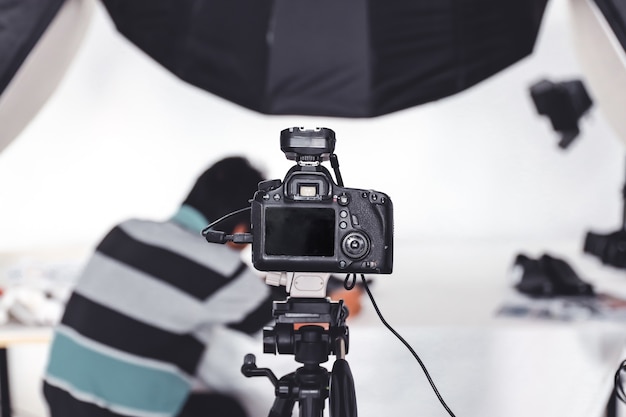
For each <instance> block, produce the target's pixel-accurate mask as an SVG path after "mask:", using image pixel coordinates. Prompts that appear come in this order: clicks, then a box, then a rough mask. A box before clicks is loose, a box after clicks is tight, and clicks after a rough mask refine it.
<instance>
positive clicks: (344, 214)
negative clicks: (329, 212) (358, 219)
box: [339, 210, 348, 219]
mask: <svg viewBox="0 0 626 417" xmlns="http://www.w3.org/2000/svg"><path fill="white" fill-rule="evenodd" d="M339 217H341V218H342V219H345V218H346V217H348V212H347V211H345V210H341V211H340V212H339Z"/></svg>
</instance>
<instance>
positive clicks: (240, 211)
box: [202, 207, 252, 235]
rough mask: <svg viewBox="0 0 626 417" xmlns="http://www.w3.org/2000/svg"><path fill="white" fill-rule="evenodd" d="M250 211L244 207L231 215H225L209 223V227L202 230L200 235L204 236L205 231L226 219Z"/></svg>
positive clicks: (249, 208)
mask: <svg viewBox="0 0 626 417" xmlns="http://www.w3.org/2000/svg"><path fill="white" fill-rule="evenodd" d="M251 209H252V208H251V207H244V208H242V209H239V210H235V211H233V212H232V213H228V214H227V215H225V216H222V217H220V218H219V219H217V220H215V221H214V222H211V223H209V225H208V226H207V227H205V228H204V229H202V235H205V234H206V231H207V230H210V229H211V228H212V227H213V226H215V225H216V224H218V223H221V222H223V221H224V220H226V219H228V218H229V217H232V216H236V215H238V214H239V213H243V212H244V211H248V210H251Z"/></svg>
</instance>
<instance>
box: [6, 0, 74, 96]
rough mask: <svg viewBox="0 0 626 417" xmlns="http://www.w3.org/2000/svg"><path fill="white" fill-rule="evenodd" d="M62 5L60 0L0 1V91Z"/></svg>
mask: <svg viewBox="0 0 626 417" xmlns="http://www.w3.org/2000/svg"><path fill="white" fill-rule="evenodd" d="M62 4H63V0H0V57H2V59H0V94H2V92H3V91H4V89H5V88H6V86H7V85H8V84H9V81H11V79H12V78H13V76H14V75H15V73H16V72H17V70H18V69H19V68H20V66H21V65H22V63H23V62H24V60H25V59H26V57H27V56H28V54H29V53H30V51H31V49H33V47H34V46H35V44H36V43H37V41H39V38H40V37H41V35H42V34H43V32H44V31H45V30H46V28H47V27H48V25H49V24H50V22H51V21H52V19H54V17H55V16H56V14H57V12H58V11H59V9H60V8H61V5H62Z"/></svg>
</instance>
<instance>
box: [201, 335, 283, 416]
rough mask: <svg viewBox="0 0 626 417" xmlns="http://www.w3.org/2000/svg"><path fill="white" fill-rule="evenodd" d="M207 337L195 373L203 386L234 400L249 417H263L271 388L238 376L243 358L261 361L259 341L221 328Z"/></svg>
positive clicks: (262, 380)
mask: <svg viewBox="0 0 626 417" xmlns="http://www.w3.org/2000/svg"><path fill="white" fill-rule="evenodd" d="M208 336H209V339H210V340H211V341H210V343H209V347H208V348H207V350H206V352H205V354H204V356H203V358H202V361H201V362H200V365H199V369H198V374H199V376H200V377H201V379H202V380H203V382H204V383H206V384H207V385H208V386H209V387H210V388H211V389H212V390H215V391H217V392H220V393H223V394H227V395H230V396H232V397H234V398H235V399H236V400H238V401H239V403H240V404H241V405H242V407H244V409H245V410H246V412H247V413H248V416H249V417H267V415H268V413H269V410H270V408H271V407H272V403H273V402H274V387H273V386H272V384H271V383H270V381H269V380H268V379H267V378H258V377H257V378H247V377H245V376H244V375H243V374H242V373H241V365H243V359H244V357H245V355H247V354H248V353H254V354H255V355H256V356H257V358H261V355H262V350H263V349H262V341H261V340H259V339H257V338H253V337H250V336H248V335H246V334H244V333H242V332H239V331H236V330H231V329H228V328H226V327H223V326H214V327H213V328H212V329H210V330H209V333H208ZM259 362H261V359H259Z"/></svg>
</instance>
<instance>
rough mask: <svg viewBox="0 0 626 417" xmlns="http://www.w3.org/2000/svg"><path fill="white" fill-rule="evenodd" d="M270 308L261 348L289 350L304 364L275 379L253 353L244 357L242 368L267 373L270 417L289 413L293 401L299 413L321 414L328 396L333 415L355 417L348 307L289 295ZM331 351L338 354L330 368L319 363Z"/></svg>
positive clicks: (249, 374)
mask: <svg viewBox="0 0 626 417" xmlns="http://www.w3.org/2000/svg"><path fill="white" fill-rule="evenodd" d="M272 311H273V315H274V317H275V326H274V327H268V328H265V329H264V330H263V352H264V353H273V354H276V352H278V353H280V354H292V355H294V356H295V360H296V362H299V363H301V364H303V366H302V367H300V368H298V369H297V370H296V371H295V372H292V373H289V374H287V375H285V376H283V377H282V378H280V379H278V378H277V377H276V375H274V372H272V370H271V369H269V368H258V367H257V366H256V358H255V356H254V355H252V354H249V355H246V357H245V358H244V364H243V366H242V367H241V372H242V373H243V374H244V375H245V376H247V377H256V376H265V377H267V378H269V380H270V381H271V382H272V384H273V385H274V389H275V395H276V398H275V400H274V404H273V405H272V408H271V410H270V412H269V417H290V416H291V415H292V411H293V407H294V405H295V402H296V401H297V402H298V403H299V410H300V417H321V416H322V415H323V412H324V403H325V401H326V399H327V398H329V397H330V400H329V405H330V416H331V417H356V416H357V410H356V398H355V393H354V381H353V379H352V373H351V372H350V367H349V365H348V362H347V361H346V360H345V355H346V353H347V352H348V326H346V324H345V319H346V318H347V316H348V309H347V308H346V307H345V306H344V305H343V301H331V300H330V299H328V298H297V297H288V298H287V300H285V301H275V302H274V305H273V310H272ZM330 354H335V355H336V356H337V360H336V361H335V363H334V365H333V369H332V372H328V370H327V369H326V368H323V367H321V366H320V363H323V362H326V361H328V356H329V355H330Z"/></svg>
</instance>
